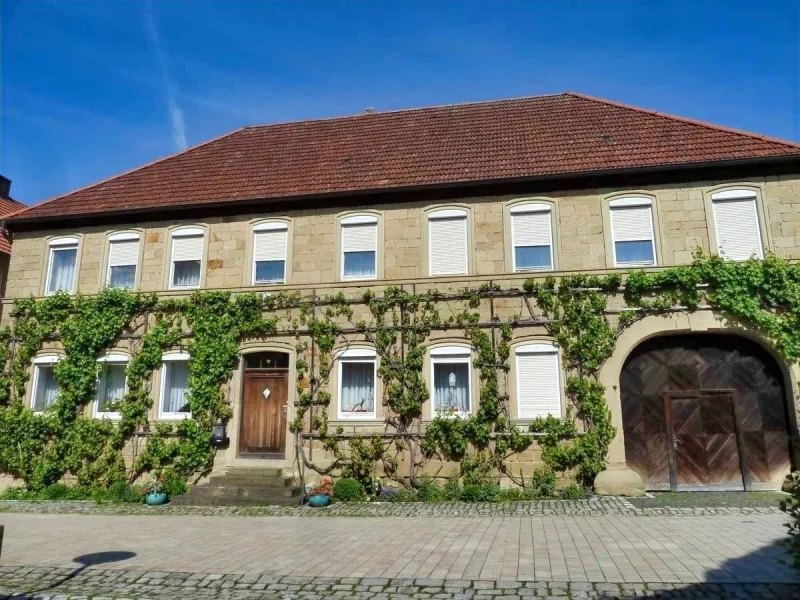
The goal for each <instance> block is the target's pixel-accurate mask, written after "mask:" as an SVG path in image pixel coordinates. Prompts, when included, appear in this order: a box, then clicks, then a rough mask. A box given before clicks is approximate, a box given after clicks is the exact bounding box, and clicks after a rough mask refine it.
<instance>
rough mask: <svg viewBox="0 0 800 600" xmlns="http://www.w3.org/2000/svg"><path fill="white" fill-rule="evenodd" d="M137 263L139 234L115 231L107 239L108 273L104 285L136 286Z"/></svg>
mask: <svg viewBox="0 0 800 600" xmlns="http://www.w3.org/2000/svg"><path fill="white" fill-rule="evenodd" d="M138 263H139V234H138V233H117V234H114V235H112V236H111V237H110V238H109V241H108V273H107V274H106V285H107V286H108V287H112V288H123V289H128V290H132V289H133V288H134V287H135V286H136V268H137V265H138Z"/></svg>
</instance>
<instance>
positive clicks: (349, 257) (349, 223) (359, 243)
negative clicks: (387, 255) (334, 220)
mask: <svg viewBox="0 0 800 600" xmlns="http://www.w3.org/2000/svg"><path fill="white" fill-rule="evenodd" d="M341 228H342V230H341V244H342V257H341V264H342V275H341V276H342V279H347V280H353V279H375V278H376V277H377V264H378V217H377V216H375V215H352V216H349V217H346V218H344V219H342V220H341Z"/></svg>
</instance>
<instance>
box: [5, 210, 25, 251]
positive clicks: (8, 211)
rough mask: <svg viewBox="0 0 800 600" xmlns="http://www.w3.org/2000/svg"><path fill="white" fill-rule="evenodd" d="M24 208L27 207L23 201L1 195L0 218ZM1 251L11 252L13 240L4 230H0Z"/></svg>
mask: <svg viewBox="0 0 800 600" xmlns="http://www.w3.org/2000/svg"><path fill="white" fill-rule="evenodd" d="M24 208H27V207H26V206H25V205H24V204H22V202H17V201H16V200H13V199H12V198H3V197H2V196H0V220H2V219H3V218H4V217H7V216H8V215H11V214H14V213H18V212H19V211H20V210H21V209H24ZM0 252H4V253H6V254H11V242H10V241H9V239H8V237H7V235H6V233H5V232H4V231H0Z"/></svg>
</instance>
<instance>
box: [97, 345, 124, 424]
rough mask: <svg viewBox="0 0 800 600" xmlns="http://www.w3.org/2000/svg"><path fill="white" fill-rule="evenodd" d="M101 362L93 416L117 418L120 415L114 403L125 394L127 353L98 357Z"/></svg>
mask: <svg viewBox="0 0 800 600" xmlns="http://www.w3.org/2000/svg"><path fill="white" fill-rule="evenodd" d="M97 362H99V363H102V364H101V367H100V375H99V376H98V378H97V397H96V399H95V403H94V416H95V417H96V418H105V419H119V418H120V417H121V416H122V415H121V414H120V413H119V411H118V410H117V408H116V404H117V403H118V402H120V401H121V400H122V399H123V398H124V396H125V387H126V384H127V377H126V374H125V373H126V370H127V368H128V355H127V354H118V353H112V354H107V355H106V356H103V357H102V358H98V359H97Z"/></svg>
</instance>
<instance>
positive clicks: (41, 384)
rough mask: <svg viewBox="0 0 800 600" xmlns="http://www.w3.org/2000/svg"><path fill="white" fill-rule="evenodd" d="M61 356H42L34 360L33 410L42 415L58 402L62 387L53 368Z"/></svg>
mask: <svg viewBox="0 0 800 600" xmlns="http://www.w3.org/2000/svg"><path fill="white" fill-rule="evenodd" d="M60 358H61V357H60V356H40V357H38V358H35V359H34V360H33V388H32V389H31V408H32V409H33V411H34V412H36V413H42V412H44V411H45V410H47V409H48V408H50V407H51V406H53V403H54V402H55V401H56V397H57V396H58V392H59V391H60V389H61V388H60V386H59V385H58V381H56V377H55V375H54V374H53V367H54V366H55V364H56V363H57V362H58V361H59V359H60Z"/></svg>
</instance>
